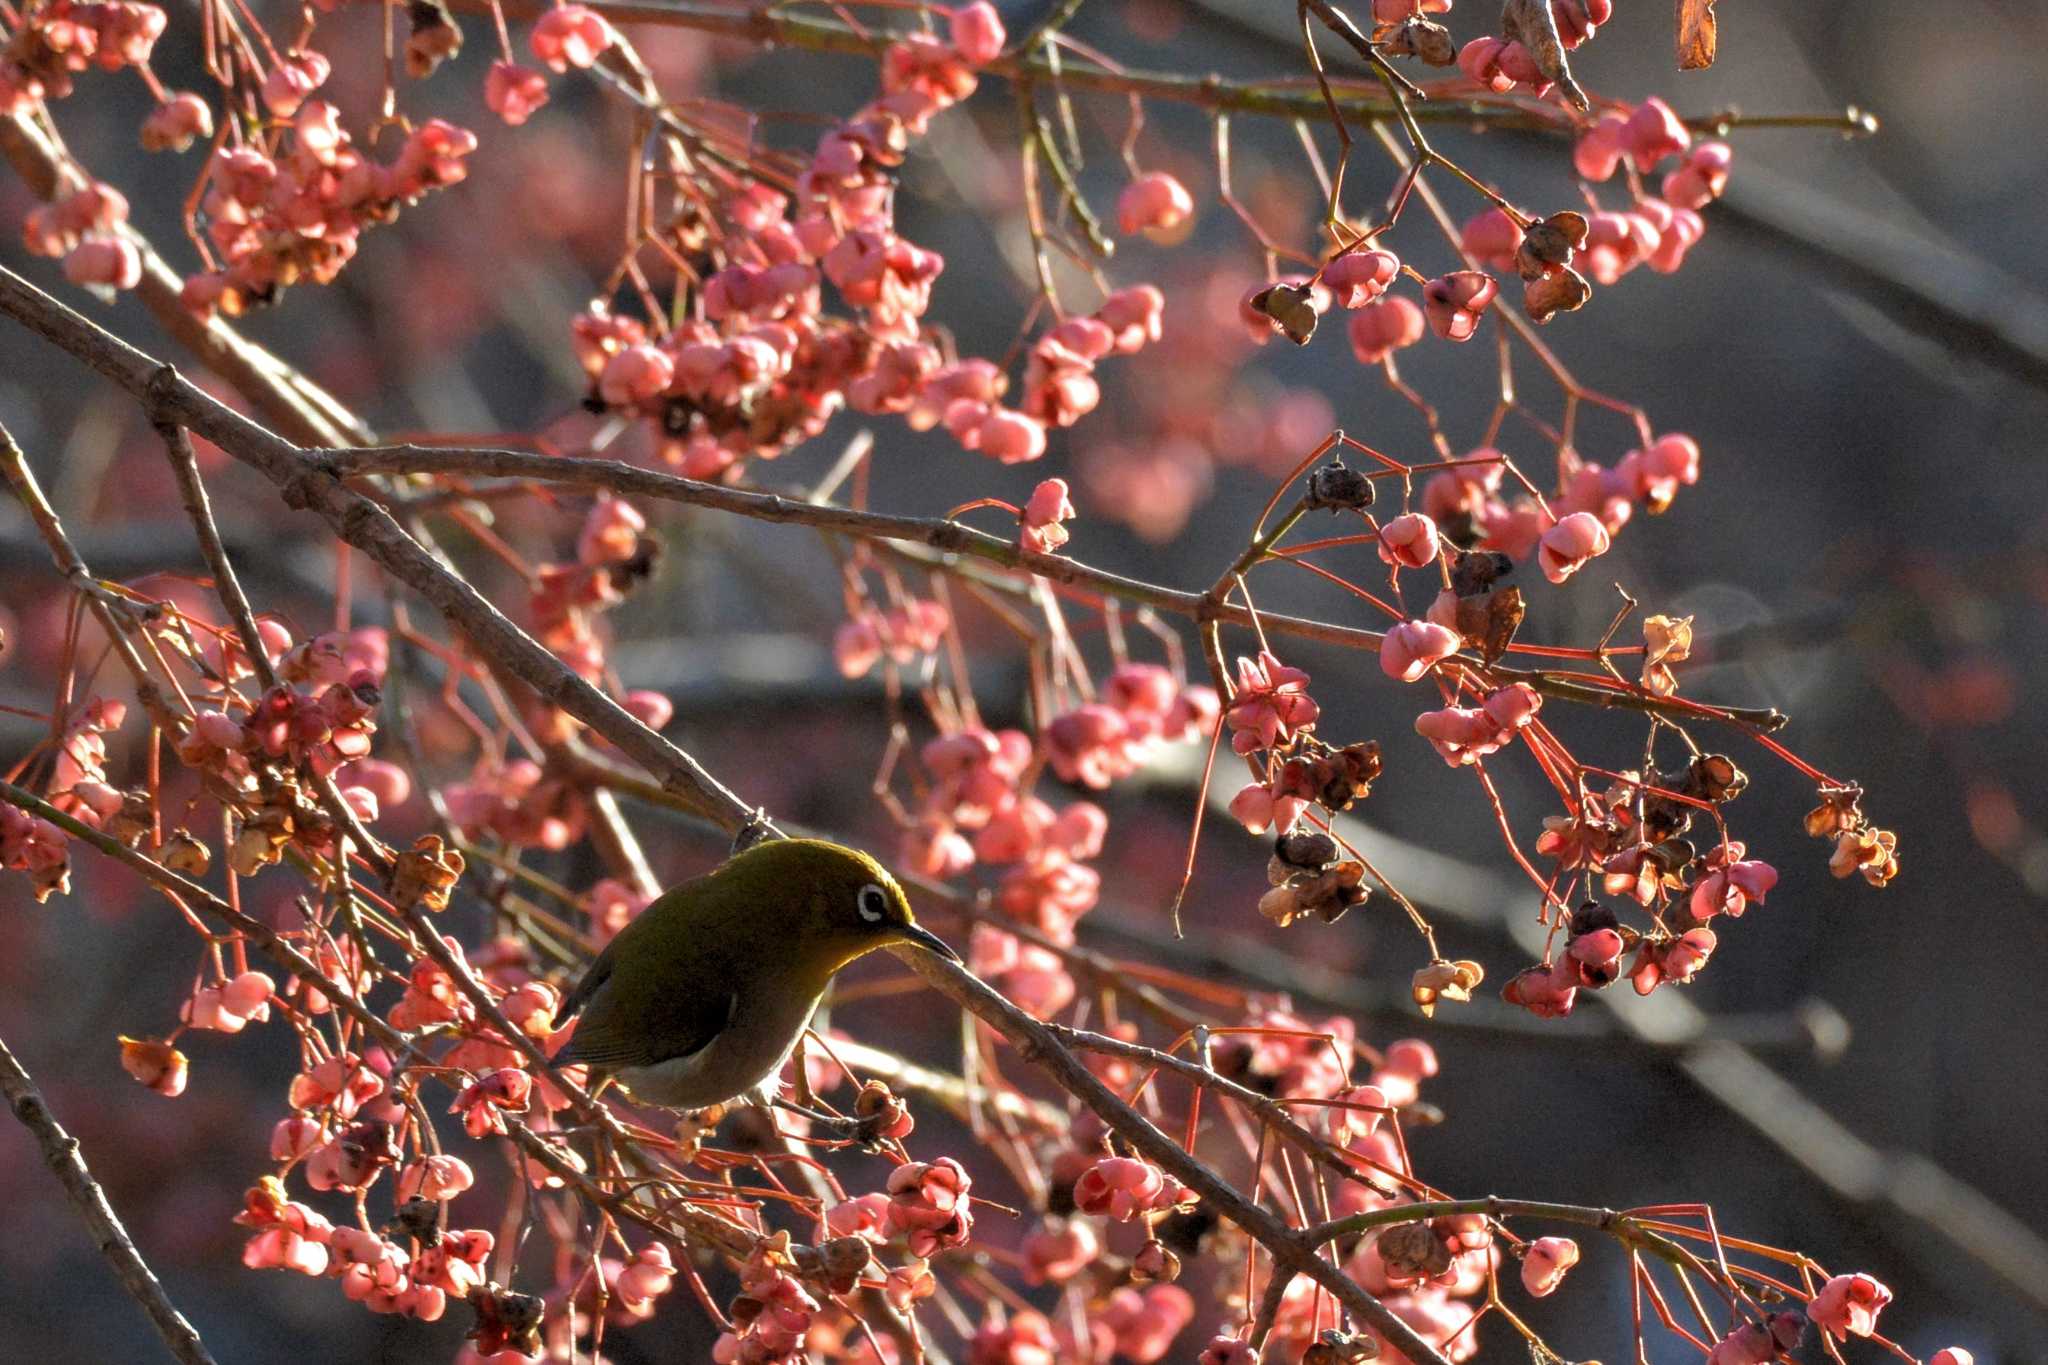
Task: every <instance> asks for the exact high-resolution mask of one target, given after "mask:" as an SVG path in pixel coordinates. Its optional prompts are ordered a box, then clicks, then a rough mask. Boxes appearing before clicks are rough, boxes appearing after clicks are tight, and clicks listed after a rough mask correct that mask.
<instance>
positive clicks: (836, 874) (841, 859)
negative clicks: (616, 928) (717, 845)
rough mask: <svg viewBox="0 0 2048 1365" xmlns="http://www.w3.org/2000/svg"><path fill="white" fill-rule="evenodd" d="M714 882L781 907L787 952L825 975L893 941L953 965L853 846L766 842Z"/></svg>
mask: <svg viewBox="0 0 2048 1365" xmlns="http://www.w3.org/2000/svg"><path fill="white" fill-rule="evenodd" d="M718 878H719V880H721V881H724V880H727V879H731V880H732V881H733V882H735V883H736V884H737V885H736V887H735V889H737V890H740V891H742V892H743V894H744V895H745V896H746V897H747V899H749V900H750V901H752V902H753V903H754V904H759V905H768V904H777V903H780V904H783V905H787V906H789V907H790V912H791V913H792V914H793V916H794V917H795V919H796V923H795V924H794V925H792V926H791V941H790V945H789V951H790V952H792V953H801V954H804V955H806V956H809V955H815V956H816V959H817V965H820V966H823V967H825V968H826V970H827V971H828V972H834V971H837V970H839V968H841V967H843V966H845V965H846V964H847V963H849V962H851V961H853V960H854V959H855V958H857V957H860V956H861V955H862V954H864V953H870V952H873V951H874V950H875V949H877V948H888V947H892V946H894V945H896V944H899V943H914V944H916V945H917V946H918V947H920V948H923V949H925V950H926V951H927V952H933V953H937V954H938V955H939V956H940V957H943V958H946V959H948V960H949V961H952V962H958V961H959V960H960V955H959V954H958V953H956V952H954V951H953V950H952V949H951V948H950V947H948V946H947V945H946V943H945V941H944V940H943V939H941V938H939V937H938V935H936V934H934V933H932V932H931V931H930V930H929V929H926V928H924V927H923V926H922V925H920V924H919V923H918V922H917V918H916V916H914V915H913V914H911V911H910V900H909V898H908V897H907V896H905V895H904V894H903V887H902V885H901V884H900V883H898V882H897V880H896V879H895V878H894V877H892V876H890V875H889V871H888V869H887V868H885V867H883V866H882V865H881V864H880V863H878V862H876V861H875V860H874V859H873V858H871V857H869V856H868V855H867V854H865V853H862V852H861V851H859V850H858V849H852V848H847V847H845V846H843V845H840V844H835V843H831V842H828V841H826V840H823V839H772V840H769V841H768V842H766V843H761V844H756V845H755V846H754V847H752V848H750V849H748V850H746V851H745V852H744V853H741V854H739V855H738V856H736V857H734V858H733V859H732V860H731V861H729V862H728V863H726V865H725V866H724V867H722V868H721V869H719V873H718ZM792 893H793V894H792Z"/></svg>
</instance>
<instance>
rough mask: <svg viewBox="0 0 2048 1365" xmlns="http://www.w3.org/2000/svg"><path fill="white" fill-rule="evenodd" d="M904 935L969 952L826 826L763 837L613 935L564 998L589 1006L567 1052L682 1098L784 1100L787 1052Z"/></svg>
mask: <svg viewBox="0 0 2048 1365" xmlns="http://www.w3.org/2000/svg"><path fill="white" fill-rule="evenodd" d="M899 943H913V944H916V945H917V946H918V947H920V948H923V949H924V950H925V951H927V952H932V953H937V954H938V955H939V956H940V957H943V958H947V959H949V960H951V961H954V962H958V961H959V960H960V957H959V954H957V953H955V952H954V951H953V950H952V949H951V948H949V947H947V946H946V944H945V943H944V942H943V941H942V940H941V939H939V938H938V937H937V936H936V935H935V934H933V933H932V932H931V931H929V930H927V929H924V928H922V927H921V926H919V924H918V923H917V921H916V919H915V918H914V917H913V916H912V915H911V913H910V902H909V900H908V899H907V898H906V897H905V896H904V894H903V888H902V887H901V886H900V885H898V884H897V882H896V879H895V878H894V877H892V876H890V875H889V873H888V871H887V870H886V869H884V868H883V867H882V865H881V864H880V863H878V862H876V861H875V860H874V859H873V858H871V857H869V856H868V855H867V854H865V853H862V852H859V851H858V850H856V849H851V848H845V847H842V846H841V845H839V844H834V843H829V842H827V841H825V840H822V839H771V840H768V841H766V842H763V843H757V844H754V845H753V846H752V847H750V848H747V849H745V850H743V851H741V852H738V853H735V854H734V855H733V856H732V857H731V858H729V859H728V860H727V861H726V862H725V863H724V864H723V865H721V866H720V867H718V868H717V869H716V870H714V871H712V872H711V873H709V874H708V875H706V876H702V877H698V878H696V879H695V880H693V881H688V882H685V883H683V884H682V885H681V886H678V887H676V888H674V889H673V890H671V891H669V892H667V893H666V894H664V895H663V896H661V898H660V899H658V900H656V901H655V902H654V903H653V904H652V905H650V906H648V907H647V909H646V910H645V911H643V912H642V913H641V915H640V916H639V918H637V919H635V920H633V921H632V922H631V923H630V924H628V925H627V926H626V927H625V928H624V929H621V930H620V931H619V933H618V936H617V937H615V938H614V939H612V941H611V942H610V943H609V944H607V945H606V946H605V950H604V952H603V953H601V954H599V956H598V959H597V961H596V962H595V963H593V964H592V965H591V968H590V970H589V971H588V972H586V973H584V976H583V979H582V980H581V981H580V982H578V983H577V985H576V989H575V990H573V991H571V992H570V993H569V998H568V999H567V1000H566V1001H564V1002H563V1006H562V1010H561V1016H562V1017H563V1018H567V1017H569V1016H571V1015H575V1014H577V1013H578V1012H579V1011H580V1012H581V1015H580V1018H579V1019H578V1021H577V1024H576V1032H575V1034H574V1035H573V1036H572V1037H571V1038H570V1040H569V1042H568V1043H567V1044H566V1045H565V1046H564V1047H563V1048H562V1050H561V1051H560V1052H558V1053H557V1054H556V1055H555V1059H554V1060H555V1061H556V1062H557V1063H559V1064H563V1065H568V1064H571V1063H578V1062H581V1063H584V1064H587V1065H589V1066H591V1067H593V1068H595V1069H598V1070H601V1071H609V1072H612V1073H614V1074H615V1075H616V1076H617V1077H618V1078H619V1080H621V1081H623V1082H624V1083H625V1085H626V1087H627V1089H629V1090H630V1091H631V1092H632V1093H633V1096H634V1097H635V1098H636V1099H639V1100H643V1101H646V1102H648V1103H651V1104H659V1105H664V1106H666V1107H668V1108H671V1109H706V1108H709V1107H710V1106H712V1105H714V1104H723V1103H725V1102H726V1101H728V1100H734V1099H745V1100H747V1101H749V1102H751V1103H754V1104H758V1105H762V1106H764V1107H765V1106H768V1105H772V1104H775V1103H778V1102H779V1099H778V1095H779V1091H780V1088H781V1079H780V1077H781V1072H782V1066H783V1063H784V1062H786V1061H788V1060H789V1056H790V1053H791V1052H793V1051H794V1050H795V1048H796V1045H797V1040H798V1039H799V1038H801V1037H802V1036H803V1031H804V1027H805V1025H807V1024H808V1023H809V1022H810V1019H811V1013H812V1011H814V1010H815V1009H816V1008H817V1006H818V1001H819V999H820V998H821V997H822V996H823V995H824V994H825V988H826V987H827V986H828V985H830V984H831V981H832V977H833V976H834V974H836V973H837V972H838V971H839V970H840V969H841V968H842V967H844V966H846V965H847V964H848V963H850V962H852V961H853V960H854V959H855V958H858V957H861V956H863V955H864V954H867V953H871V952H873V951H874V950H875V949H877V948H888V947H892V946H894V945H896V944H899ZM784 1107H786V1108H793V1107H794V1106H790V1105H787V1104H785V1105H784Z"/></svg>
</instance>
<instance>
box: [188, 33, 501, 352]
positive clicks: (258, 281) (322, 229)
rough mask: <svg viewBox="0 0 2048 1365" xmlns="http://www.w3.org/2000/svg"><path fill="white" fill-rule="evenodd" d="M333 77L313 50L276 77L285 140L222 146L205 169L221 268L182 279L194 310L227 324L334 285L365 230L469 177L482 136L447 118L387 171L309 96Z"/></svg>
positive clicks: (268, 84)
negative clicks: (263, 306)
mask: <svg viewBox="0 0 2048 1365" xmlns="http://www.w3.org/2000/svg"><path fill="white" fill-rule="evenodd" d="M328 74H329V69H328V63H327V59H326V58H325V57H322V56H321V55H320V54H319V53H317V52H311V51H308V52H305V53H302V54H300V55H298V56H296V57H293V58H289V59H287V60H286V61H283V62H281V63H279V64H278V65H277V66H275V67H273V68H272V69H271V71H270V74H269V76H267V77H266V78H265V80H264V82H263V90H262V97H263V102H264V105H265V107H266V108H267V109H268V110H269V111H270V113H271V115H272V116H273V117H274V118H276V119H277V120H279V122H280V124H281V125H282V128H281V130H280V131H279V132H278V133H277V134H276V135H275V137H274V139H273V140H272V142H271V144H270V145H269V146H268V148H267V149H265V148H262V147H257V146H240V147H222V148H221V149H219V150H218V151H217V152H215V153H214V156H213V159H212V161H211V162H209V163H208V166H207V171H206V178H205V184H206V193H205V196H204V197H203V198H202V199H201V201H200V207H201V209H202V210H203V212H204V214H205V217H206V235H207V239H208V240H209V241H210V242H211V243H212V245H213V248H214V250H216V251H218V252H219V253H220V255H221V258H222V259H223V261H224V262H225V264H224V265H222V266H221V267H220V268H218V269H212V270H206V271H202V272H201V273H199V274H196V275H192V276H189V277H188V278H187V279H186V281H185V287H184V295H183V296H184V301H185V305H186V307H188V308H190V309H192V310H193V311H194V312H196V313H199V314H201V315H202V316H205V315H211V314H212V313H213V312H214V311H215V310H216V309H218V310H219V311H221V312H224V313H226V314H228V315H229V316H231V317H232V316H234V315H236V314H238V313H241V312H242V311H243V310H245V309H247V308H249V307H251V306H254V305H256V304H260V303H265V302H268V301H270V300H271V299H272V298H274V297H275V296H276V294H277V292H278V291H279V290H280V289H283V288H286V287H288V286H290V285H292V284H295V283H297V282H298V281H300V280H302V279H310V280H312V281H314V282H315V283H318V284H327V283H331V282H332V281H333V279H334V277H335V276H336V275H337V274H338V273H339V272H340V271H341V268H342V267H343V266H344V265H346V264H348V262H349V261H350V259H352V258H353V257H354V255H355V252H356V245H357V241H358V239H359V238H360V237H361V235H362V233H363V231H364V230H365V229H366V228H369V227H372V226H375V225H377V224H380V223H389V222H391V221H392V220H393V219H394V218H395V217H396V216H397V214H398V211H399V208H400V207H401V206H402V205H405V204H410V203H412V202H414V201H416V200H418V199H419V198H420V197H421V196H423V195H425V194H426V193H427V192H428V191H429V190H434V189H440V188H443V187H445V186H448V185H453V184H456V183H457V182H459V181H460V180H462V178H463V177H464V176H465V175H467V174H468V167H467V165H466V164H465V158H466V157H468V156H469V154H470V153H471V152H473V151H475V150H476V137H475V135H474V134H472V133H470V132H469V131H467V130H466V129H463V128H458V127H456V126H455V125H454V124H452V123H449V122H447V121H446V120H443V119H429V120H428V121H427V122H425V123H422V124H420V125H419V126H418V127H416V128H414V129H413V130H412V131H411V132H410V133H408V134H407V135H406V139H405V142H404V144H403V145H402V146H401V147H400V148H399V151H398V155H397V157H396V158H395V159H394V160H393V161H392V162H391V163H390V164H388V165H385V164H380V163H378V162H376V161H373V160H371V159H370V158H369V157H368V156H366V155H364V154H363V153H362V152H361V151H359V150H358V149H357V148H356V147H355V145H354V143H353V141H352V140H351V138H350V137H349V134H348V132H347V130H345V129H344V128H343V127H342V126H341V111H340V110H339V109H337V108H335V106H334V105H332V104H329V103H327V102H326V101H325V100H317V99H314V98H312V94H313V92H314V91H315V90H317V89H319V88H320V87H321V86H322V85H324V84H325V83H326V80H327V77H328Z"/></svg>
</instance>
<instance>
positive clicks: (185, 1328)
mask: <svg viewBox="0 0 2048 1365" xmlns="http://www.w3.org/2000/svg"><path fill="white" fill-rule="evenodd" d="M0 1095H5V1096H6V1097H7V1103H8V1106H9V1107H10V1108H12V1109H13V1110H14V1117H15V1118H17V1119H19V1120H21V1125H22V1127H24V1128H26V1129H28V1130H29V1132H31V1133H33V1134H34V1135H35V1139H36V1145H37V1146H39V1147H41V1148H42V1149H43V1160H44V1161H45V1162H46V1163H48V1165H49V1167H50V1170H51V1172H52V1173H53V1174H55V1175H56V1177H57V1179H58V1180H59V1181H60V1182H61V1183H62V1184H63V1186H64V1193H65V1194H66V1195H68V1196H69V1197H70V1199H71V1206H72V1207H73V1208H75V1209H77V1210H78V1216H79V1217H80V1218H81V1219H83V1220H84V1222H85V1226H86V1230H87V1231H89V1232H90V1233H92V1239H93V1244H94V1245H95V1246H97V1247H98V1248H99V1253H100V1255H101V1256H103V1257H105V1258H106V1262H107V1264H108V1265H109V1266H110V1267H112V1268H113V1271H114V1278H116V1279H118V1280H119V1281H120V1282H121V1287H122V1288H123V1289H126V1290H127V1291H128V1295H129V1297H130V1298H132V1299H134V1300H135V1302H137V1303H139V1304H141V1305H142V1311H143V1312H145V1313H147V1314H149V1320H150V1322H151V1323H152V1324H154V1325H155V1327H156V1330H157V1335H158V1336H160V1337H162V1338H163V1339H164V1347H165V1349H167V1350H168V1351H169V1352H170V1353H171V1358H172V1359H174V1360H180V1361H184V1362H185V1365H213V1356H212V1354H211V1353H209V1352H208V1351H207V1349H206V1343H205V1342H203V1341H201V1340H200V1339H199V1333H198V1331H197V1330H196V1329H194V1327H193V1326H192V1324H191V1323H190V1322H187V1321H186V1320H185V1315H184V1314H183V1313H180V1312H179V1311H178V1306H177V1305H176V1304H174V1303H172V1302H171V1296H170V1295H169V1294H167V1293H165V1292H164V1286H163V1282H162V1281H160V1280H158V1279H157V1277H156V1272H155V1271H153V1270H151V1269H150V1268H149V1262H147V1261H145V1260H143V1259H142V1253H141V1252H140V1251H138V1250H136V1247H135V1239H134V1238H132V1237H130V1236H129V1235H128V1229H127V1228H125V1227H123V1226H121V1219H120V1217H119V1215H117V1214H116V1213H115V1212H114V1206H113V1205H112V1204H109V1203H108V1202H107V1193H106V1191H105V1190H103V1189H101V1188H100V1183H99V1181H97V1180H95V1179H93V1175H92V1168H91V1167H89V1166H87V1165H86V1164H85V1157H84V1156H83V1155H82V1154H81V1153H80V1152H79V1150H78V1139H77V1138H74V1137H72V1136H71V1134H69V1133H67V1132H65V1131H64V1129H63V1126H62V1125H61V1124H59V1123H58V1122H57V1116H56V1115H55V1114H53V1113H51V1112H50V1106H49V1104H48V1103H47V1102H46V1101H45V1100H44V1099H43V1096H42V1092H41V1091H39V1090H37V1089H36V1083H35V1080H34V1078H33V1077H31V1076H30V1075H29V1074H28V1072H27V1071H26V1070H25V1069H24V1068H23V1067H22V1065H21V1063H20V1062H18V1061H16V1060H15V1057H14V1054H13V1053H12V1052H11V1051H9V1050H8V1047H7V1042H6V1040H5V1039H0Z"/></svg>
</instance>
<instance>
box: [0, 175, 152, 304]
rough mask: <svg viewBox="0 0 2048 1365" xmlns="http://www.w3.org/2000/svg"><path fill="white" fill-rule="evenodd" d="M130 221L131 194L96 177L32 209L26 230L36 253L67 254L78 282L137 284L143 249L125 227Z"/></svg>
mask: <svg viewBox="0 0 2048 1365" xmlns="http://www.w3.org/2000/svg"><path fill="white" fill-rule="evenodd" d="M127 221H128V200H127V197H126V196H125V195H123V194H122V193H121V192H120V191H119V190H117V189H115V188H114V187H113V186H112V185H109V184H106V183H105V182H103V181H98V180H94V181H91V182H89V183H87V184H86V185H85V186H84V188H82V189H78V190H74V191H72V192H71V193H70V194H67V195H65V196H64V197H63V198H62V199H57V200H53V201H52V202H50V203H48V204H45V205H43V206H42V207H40V208H35V209H30V210H29V213H28V217H27V218H26V219H25V220H24V221H23V223H22V229H21V235H22V240H23V242H24V243H25V244H26V245H27V247H28V249H29V250H30V251H31V252H33V253H34V254H36V255H38V256H52V257H61V258H62V259H63V261H64V277H65V278H66V279H68V280H70V281H71V282H72V283H73V284H82V285H92V286H97V287H99V288H103V289H133V288H134V287H135V286H136V284H138V283H139V282H140V281H141V279H142V253H141V252H140V251H138V250H137V249H136V246H135V243H134V242H132V241H131V240H129V238H128V237H127V236H126V235H125V234H124V233H123V231H122V228H123V225H124V224H126V223H127Z"/></svg>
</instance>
